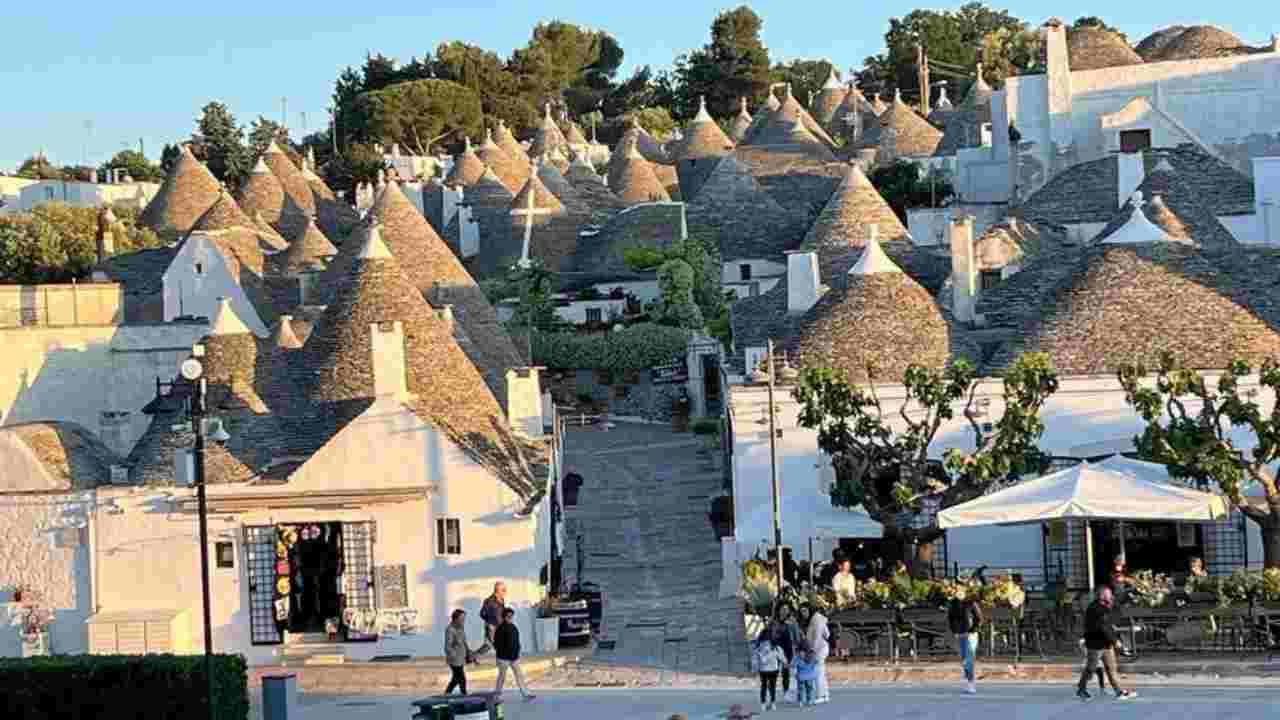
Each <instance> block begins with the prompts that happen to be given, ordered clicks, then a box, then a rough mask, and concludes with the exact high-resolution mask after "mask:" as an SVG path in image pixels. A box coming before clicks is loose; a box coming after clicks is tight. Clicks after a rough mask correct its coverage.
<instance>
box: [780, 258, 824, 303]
mask: <svg viewBox="0 0 1280 720" xmlns="http://www.w3.org/2000/svg"><path fill="white" fill-rule="evenodd" d="M820 282H821V278H820V277H819V274H818V254H817V253H813V252H789V253H787V314H788V315H801V314H803V313H806V312H808V311H809V308H811V307H813V306H814V305H815V304H816V303H817V302H818V289H819V283H820Z"/></svg>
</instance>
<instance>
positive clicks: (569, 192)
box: [517, 162, 598, 205]
mask: <svg viewBox="0 0 1280 720" xmlns="http://www.w3.org/2000/svg"><path fill="white" fill-rule="evenodd" d="M569 170H571V171H572V170H573V166H572V165H570V167H569ZM592 174H593V175H594V174H595V173H594V171H592ZM536 175H537V177H538V180H539V181H541V182H542V184H543V185H544V186H545V187H546V189H547V190H548V191H550V192H551V194H552V195H555V196H556V198H558V199H559V200H560V201H561V202H563V203H565V204H566V205H567V204H571V203H575V202H582V200H583V196H582V193H580V192H578V190H577V189H576V188H574V187H573V184H572V183H570V182H569V180H568V179H567V178H566V177H565V175H564V174H563V173H561V172H560V171H559V170H558V169H556V166H555V165H552V164H551V163H546V162H540V163H538V165H537V173H536ZM597 178H598V176H597ZM521 189H523V187H522V188H521ZM517 197H518V195H517Z"/></svg>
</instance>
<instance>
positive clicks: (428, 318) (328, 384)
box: [302, 225, 531, 494]
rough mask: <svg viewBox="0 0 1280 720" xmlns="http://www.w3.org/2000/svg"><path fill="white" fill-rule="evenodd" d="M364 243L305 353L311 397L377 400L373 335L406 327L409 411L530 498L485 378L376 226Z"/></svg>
mask: <svg viewBox="0 0 1280 720" xmlns="http://www.w3.org/2000/svg"><path fill="white" fill-rule="evenodd" d="M362 240H363V242H362V243H361V251H360V253H359V254H358V255H357V257H356V258H355V263H354V265H353V267H352V273H351V276H350V277H349V278H348V279H347V281H346V282H344V283H343V284H342V286H341V288H340V289H339V291H338V294H337V297H336V298H335V299H334V301H333V302H332V303H331V304H330V305H329V306H328V307H327V308H325V312H324V315H323V316H322V317H321V319H320V321H319V322H318V323H317V325H316V328H315V330H314V331H312V333H311V336H310V337H308V338H307V342H306V344H305V346H304V347H303V350H302V352H303V353H304V355H305V363H306V367H307V370H309V371H310V372H311V373H313V374H314V380H313V381H312V382H310V383H309V386H308V388H307V390H306V392H307V397H308V398H309V399H310V400H311V401H312V402H313V403H320V404H328V403H341V402H344V401H349V400H355V399H362V398H372V397H374V396H375V395H376V391H375V379H374V366H373V359H372V352H371V347H372V346H371V342H370V339H371V336H372V332H371V329H370V328H371V326H372V325H375V324H383V323H390V322H399V323H401V324H402V327H403V330H404V357H405V368H406V375H407V383H406V384H407V386H408V391H409V393H411V394H412V395H413V397H412V398H411V399H409V400H408V404H409V405H410V406H411V407H412V408H413V409H414V411H415V412H416V413H417V414H418V415H419V416H420V417H422V418H423V420H424V421H426V422H428V423H430V424H431V425H433V426H434V427H436V428H437V429H438V430H440V431H441V432H442V433H443V434H444V435H445V436H446V437H448V438H449V439H450V440H451V441H452V442H454V443H455V444H457V445H458V446H459V447H461V448H462V449H463V450H464V451H466V452H467V453H468V455H470V456H471V457H472V459H474V460H476V461H477V462H480V463H481V464H483V465H485V466H486V467H488V468H489V469H490V470H492V471H494V472H495V473H497V474H498V475H499V477H501V478H502V479H503V480H504V481H506V482H507V483H508V484H509V485H510V486H511V487H512V489H513V490H516V491H517V492H520V493H522V494H524V493H527V492H528V491H529V490H530V488H531V478H530V477H529V474H528V468H527V466H525V464H524V461H523V457H522V453H521V451H520V450H519V448H518V447H517V446H516V445H515V444H514V441H513V440H512V438H511V437H510V431H509V429H508V426H507V422H506V418H505V417H504V415H503V412H502V408H501V407H500V406H499V404H498V402H497V400H496V399H495V398H494V395H493V393H492V392H491V391H490V389H489V387H488V386H487V385H486V384H485V382H484V380H483V379H482V378H481V376H480V373H479V371H478V370H477V369H476V367H475V366H474V365H472V364H471V361H470V360H468V359H467V356H466V354H465V353H463V351H462V348H460V347H459V346H458V343H457V342H456V341H455V340H454V337H453V332H452V331H451V329H450V328H449V326H448V324H447V323H446V322H445V321H443V320H441V319H440V318H438V317H437V315H436V313H435V311H434V310H433V308H432V307H431V306H430V305H429V304H428V303H427V301H426V300H424V299H423V297H422V294H421V292H419V290H418V289H417V288H416V287H414V285H413V283H411V282H410V281H409V278H408V277H407V276H406V275H405V274H404V272H403V271H402V270H401V267H400V264H399V263H398V262H397V261H396V259H395V258H394V257H393V256H392V253H391V252H390V251H389V250H388V249H387V248H386V246H385V245H384V244H383V242H382V240H381V237H380V233H379V232H378V230H377V226H376V225H375V226H370V227H369V229H368V230H366V232H365V237H364V238H362Z"/></svg>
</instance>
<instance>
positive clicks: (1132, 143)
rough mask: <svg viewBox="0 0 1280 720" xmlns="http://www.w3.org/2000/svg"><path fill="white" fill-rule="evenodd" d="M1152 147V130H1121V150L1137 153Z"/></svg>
mask: <svg viewBox="0 0 1280 720" xmlns="http://www.w3.org/2000/svg"><path fill="white" fill-rule="evenodd" d="M1150 147H1151V131H1150V130H1121V131H1120V152H1122V153H1136V152H1142V151H1143V150H1146V149H1148V148H1150Z"/></svg>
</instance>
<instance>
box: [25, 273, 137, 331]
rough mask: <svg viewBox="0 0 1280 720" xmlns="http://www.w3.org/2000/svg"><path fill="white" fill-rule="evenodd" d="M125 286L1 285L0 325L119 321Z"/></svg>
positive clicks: (115, 323) (111, 284)
mask: <svg viewBox="0 0 1280 720" xmlns="http://www.w3.org/2000/svg"><path fill="white" fill-rule="evenodd" d="M123 306H124V288H123V286H121V285H119V284H117V283H85V284H75V283H72V284H70V285H0V328H7V327H25V326H31V325H119V324H120V323H121V322H123V320H124V307H123Z"/></svg>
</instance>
